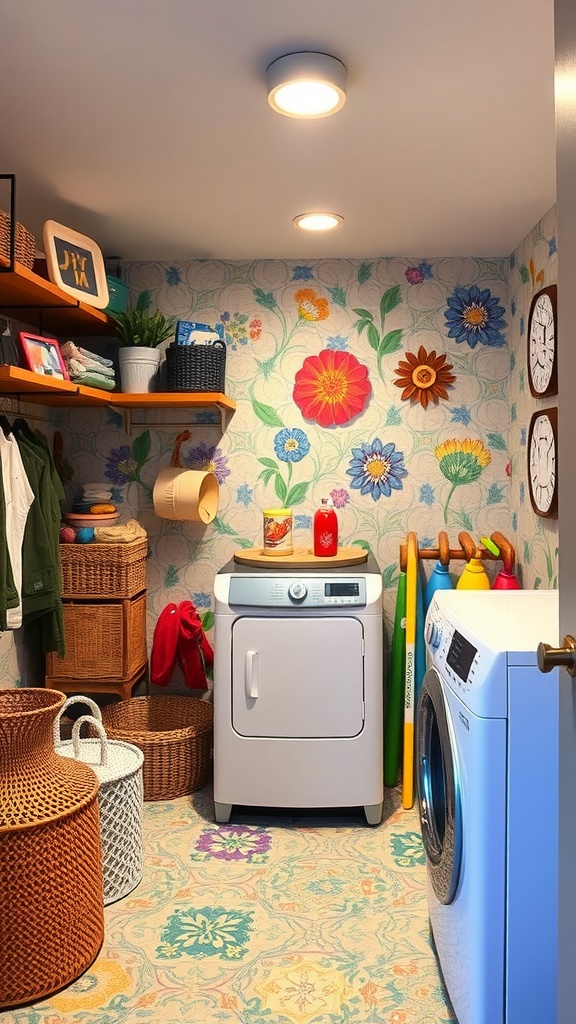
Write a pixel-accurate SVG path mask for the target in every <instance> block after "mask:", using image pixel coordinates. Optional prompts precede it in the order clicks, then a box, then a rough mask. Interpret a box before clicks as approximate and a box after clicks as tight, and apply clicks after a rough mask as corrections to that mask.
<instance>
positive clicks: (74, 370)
mask: <svg viewBox="0 0 576 1024" xmlns="http://www.w3.org/2000/svg"><path fill="white" fill-rule="evenodd" d="M61 351H62V358H63V359H64V362H65V364H66V369H67V370H68V374H69V377H70V380H71V381H74V383H75V384H86V385H88V386H89V387H93V388H103V389H104V391H113V390H114V388H115V386H116V375H115V373H114V365H113V363H112V360H111V359H105V358H104V356H99V355H98V354H97V353H96V352H88V351H87V350H86V349H85V348H80V347H79V346H78V345H75V344H74V342H73V341H66V342H65V343H64V345H62V347H61Z"/></svg>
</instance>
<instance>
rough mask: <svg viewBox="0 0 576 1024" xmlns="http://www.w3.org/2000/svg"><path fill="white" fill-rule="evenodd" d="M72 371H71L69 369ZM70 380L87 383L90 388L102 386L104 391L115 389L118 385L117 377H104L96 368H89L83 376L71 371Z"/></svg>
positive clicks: (75, 382) (76, 382) (74, 382)
mask: <svg viewBox="0 0 576 1024" xmlns="http://www.w3.org/2000/svg"><path fill="white" fill-rule="evenodd" d="M68 372H69V373H70V371H68ZM70 380H71V381H72V383H73V384H85V385H86V386H87V387H89V388H101V390H103V391H114V388H115V387H116V378H115V377H104V376H103V375H102V374H101V373H95V372H94V370H87V371H86V373H85V374H83V375H82V376H75V375H74V374H72V373H70Z"/></svg>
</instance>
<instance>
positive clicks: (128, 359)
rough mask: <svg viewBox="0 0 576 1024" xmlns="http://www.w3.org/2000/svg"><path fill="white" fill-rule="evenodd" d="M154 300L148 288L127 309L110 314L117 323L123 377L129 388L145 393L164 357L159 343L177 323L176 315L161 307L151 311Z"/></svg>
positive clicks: (151, 388) (123, 384)
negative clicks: (167, 314)
mask: <svg viewBox="0 0 576 1024" xmlns="http://www.w3.org/2000/svg"><path fill="white" fill-rule="evenodd" d="M151 304H152V295H151V293H150V292H149V291H147V290H146V291H143V292H141V293H140V295H139V296H138V299H137V300H136V303H135V304H129V306H128V309H126V310H125V312H123V313H114V312H110V314H109V315H110V317H111V318H112V319H113V320H114V321H115V323H116V335H117V337H118V339H119V341H120V349H119V352H118V359H119V362H120V378H121V384H122V390H123V391H126V392H130V393H135V392H136V393H139V394H143V393H145V392H147V391H153V390H154V388H155V384H156V379H157V375H158V369H159V366H160V359H161V357H162V353H161V352H160V350H159V348H158V346H159V345H161V344H162V342H163V341H166V340H167V339H168V338H169V337H170V336H171V335H172V334H173V333H174V328H175V326H176V317H173V316H170V317H166V316H164V314H163V313H161V312H160V310H159V309H157V310H156V312H155V313H151V312H150V306H151Z"/></svg>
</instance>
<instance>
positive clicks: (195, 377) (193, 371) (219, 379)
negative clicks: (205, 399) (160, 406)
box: [166, 342, 226, 393]
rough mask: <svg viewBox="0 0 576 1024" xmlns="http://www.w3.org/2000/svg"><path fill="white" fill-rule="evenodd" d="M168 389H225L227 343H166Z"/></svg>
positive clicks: (220, 390)
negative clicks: (167, 345) (167, 344)
mask: <svg viewBox="0 0 576 1024" xmlns="http://www.w3.org/2000/svg"><path fill="white" fill-rule="evenodd" d="M166 368H167V371H168V391H218V392H221V393H224V392H225V390H226V345H225V343H224V342H214V344H212V345H169V347H168V348H167V349H166Z"/></svg>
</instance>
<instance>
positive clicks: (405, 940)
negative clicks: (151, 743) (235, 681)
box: [0, 787, 455, 1024]
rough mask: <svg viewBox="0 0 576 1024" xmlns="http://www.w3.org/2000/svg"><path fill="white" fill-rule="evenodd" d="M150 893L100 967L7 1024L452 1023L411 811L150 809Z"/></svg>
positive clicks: (131, 899) (108, 939)
mask: <svg viewBox="0 0 576 1024" xmlns="http://www.w3.org/2000/svg"><path fill="white" fill-rule="evenodd" d="M144 818H145V846H146V858H145V870H144V877H143V879H142V881H141V883H140V884H139V886H138V887H137V888H136V889H135V890H134V891H133V892H132V893H131V894H130V895H129V896H126V897H125V898H124V899H122V900H119V901H118V902H117V903H115V904H113V905H111V906H108V907H107V908H106V936H105V940H104V946H103V948H102V951H101V953H100V955H99V957H98V958H97V960H96V961H95V963H94V964H93V966H92V967H91V968H90V969H89V970H88V971H87V972H86V973H85V974H84V975H83V976H82V977H81V978H79V979H78V980H77V981H76V982H75V983H74V984H72V985H71V986H69V987H68V988H67V989H65V990H63V991H61V992H59V993H58V994H57V995H55V996H52V997H51V998H50V999H46V1000H43V1001H42V1002H39V1003H37V1004H35V1005H34V1006H28V1007H22V1008H19V1009H15V1010H12V1011H9V1012H6V1013H4V1014H0V1017H1V1018H2V1024H122V1022H124V1021H130V1022H132V1021H133V1022H134V1024H136V1022H139V1021H142V1022H146V1021H149V1022H156V1021H158V1022H159V1024H160V1022H161V1024H184V1022H185V1024H188V1022H190V1024H199V1022H203V1021H214V1022H221V1024H312V1022H314V1024H341V1022H348V1021H349V1022H350V1024H381V1022H382V1024H455V1018H454V1017H453V1015H452V1013H451V1011H450V1008H449V1004H448V1002H447V999H446V995H445V992H444V989H443V986H442V982H441V979H440V976H439V974H438V969H437V966H436V961H435V958H434V955H433V953H432V950H431V948H430V944H429V933H428V917H427V910H426V878H425V865H424V854H423V850H422V843H421V839H420V833H419V830H418V821H417V815H416V811H415V810H413V811H404V810H402V808H401V807H400V805H399V797H398V793H397V792H396V791H394V790H388V791H387V797H386V805H385V813H384V820H383V822H382V824H381V825H380V826H378V827H377V828H369V827H367V826H366V824H365V823H364V819H363V817H361V816H360V814H359V813H358V814H356V813H348V812H342V813H339V814H334V813H333V812H330V814H328V813H327V812H326V813H323V814H316V813H315V814H314V816H312V815H309V814H304V813H302V814H301V815H298V816H295V817H290V818H288V817H286V816H283V817H280V816H279V814H278V812H276V813H270V814H267V815H264V814H262V812H260V813H259V814H258V815H256V814H250V813H248V812H243V813H237V814H235V815H233V818H232V823H231V824H230V825H215V824H214V820H213V814H212V802H211V791H210V788H209V787H206V788H205V789H204V790H200V791H199V792H197V793H195V794H193V795H192V796H190V797H182V798H181V799H179V800H174V801H171V802H169V803H147V804H145V810H144Z"/></svg>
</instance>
